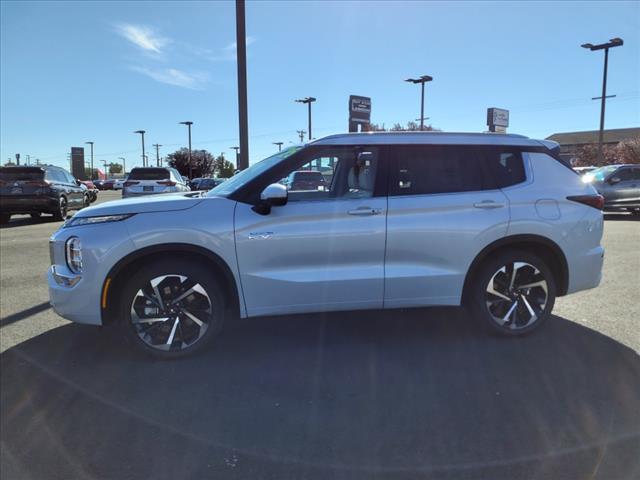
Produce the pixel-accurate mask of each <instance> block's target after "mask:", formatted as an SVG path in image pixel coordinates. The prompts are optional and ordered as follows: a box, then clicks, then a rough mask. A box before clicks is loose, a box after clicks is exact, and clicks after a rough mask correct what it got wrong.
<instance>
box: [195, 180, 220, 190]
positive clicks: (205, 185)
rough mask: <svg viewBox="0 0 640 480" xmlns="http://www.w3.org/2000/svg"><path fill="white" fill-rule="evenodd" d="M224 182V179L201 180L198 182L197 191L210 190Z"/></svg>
mask: <svg viewBox="0 0 640 480" xmlns="http://www.w3.org/2000/svg"><path fill="white" fill-rule="evenodd" d="M225 180H226V178H203V179H201V180H200V181H199V182H198V188H197V190H205V191H207V190H211V189H212V188H215V187H217V186H218V185H220V184H221V183H222V182H224V181H225Z"/></svg>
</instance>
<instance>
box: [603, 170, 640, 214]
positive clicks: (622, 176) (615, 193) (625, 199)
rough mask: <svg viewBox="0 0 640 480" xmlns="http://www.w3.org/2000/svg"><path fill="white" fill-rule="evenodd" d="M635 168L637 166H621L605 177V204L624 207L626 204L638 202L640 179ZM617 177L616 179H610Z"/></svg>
mask: <svg viewBox="0 0 640 480" xmlns="http://www.w3.org/2000/svg"><path fill="white" fill-rule="evenodd" d="M635 170H639V169H638V168H633V167H622V168H620V169H618V170H616V172H615V173H613V174H611V175H610V176H609V178H608V179H607V183H608V184H609V185H608V186H607V198H606V201H607V206H611V207H624V206H625V205H627V204H637V203H638V202H640V180H639V179H638V177H639V175H638V173H637V172H635ZM612 179H617V181H615V183H614V181H612Z"/></svg>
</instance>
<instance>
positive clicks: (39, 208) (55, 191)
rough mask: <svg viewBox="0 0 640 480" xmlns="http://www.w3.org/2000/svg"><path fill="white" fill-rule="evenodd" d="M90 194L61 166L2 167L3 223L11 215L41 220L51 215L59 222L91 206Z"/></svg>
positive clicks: (0, 220) (0, 215)
mask: <svg viewBox="0 0 640 480" xmlns="http://www.w3.org/2000/svg"><path fill="white" fill-rule="evenodd" d="M89 198H90V197H89V192H88V190H87V189H86V187H84V186H82V184H81V183H80V182H79V181H78V180H76V179H75V178H74V177H73V175H71V174H70V173H69V172H67V171H66V170H65V169H63V168H60V167H54V166H52V165H43V166H36V167H0V223H7V222H8V221H9V220H10V219H11V215H15V214H29V215H31V217H32V218H39V217H40V215H41V214H43V213H50V214H52V215H53V216H54V218H56V219H57V220H64V219H65V218H67V212H68V211H69V210H79V209H81V208H84V207H86V206H88V205H89V203H90V199H89Z"/></svg>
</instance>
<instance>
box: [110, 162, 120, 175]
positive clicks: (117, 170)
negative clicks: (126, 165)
mask: <svg viewBox="0 0 640 480" xmlns="http://www.w3.org/2000/svg"><path fill="white" fill-rule="evenodd" d="M114 173H122V165H121V164H119V163H110V164H109V174H110V175H112V174H114Z"/></svg>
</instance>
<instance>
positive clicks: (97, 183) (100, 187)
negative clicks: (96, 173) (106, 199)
mask: <svg viewBox="0 0 640 480" xmlns="http://www.w3.org/2000/svg"><path fill="white" fill-rule="evenodd" d="M91 181H92V182H93V184H94V185H95V187H96V188H97V189H98V190H104V180H101V179H97V180H91Z"/></svg>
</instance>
